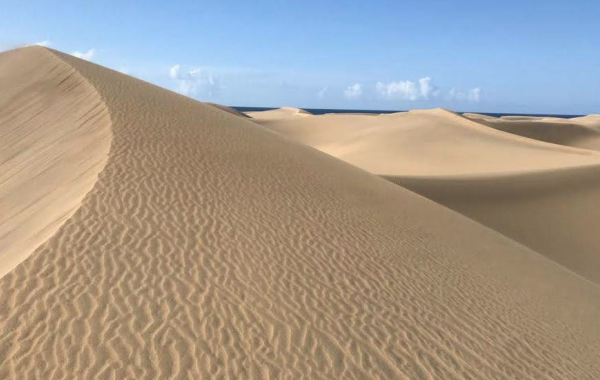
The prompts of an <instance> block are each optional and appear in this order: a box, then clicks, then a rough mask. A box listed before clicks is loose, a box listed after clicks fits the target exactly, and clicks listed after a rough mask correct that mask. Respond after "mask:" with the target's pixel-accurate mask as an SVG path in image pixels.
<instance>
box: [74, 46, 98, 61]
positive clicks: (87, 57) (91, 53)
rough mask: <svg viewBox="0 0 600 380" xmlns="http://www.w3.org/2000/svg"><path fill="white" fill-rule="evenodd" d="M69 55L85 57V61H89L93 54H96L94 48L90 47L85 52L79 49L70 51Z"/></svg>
mask: <svg viewBox="0 0 600 380" xmlns="http://www.w3.org/2000/svg"><path fill="white" fill-rule="evenodd" d="M71 55H72V56H74V57H77V58H81V59H85V60H86V61H90V60H91V59H92V58H94V55H96V49H94V48H91V49H90V50H88V51H86V52H85V53H82V52H80V51H74V52H73V53H71Z"/></svg>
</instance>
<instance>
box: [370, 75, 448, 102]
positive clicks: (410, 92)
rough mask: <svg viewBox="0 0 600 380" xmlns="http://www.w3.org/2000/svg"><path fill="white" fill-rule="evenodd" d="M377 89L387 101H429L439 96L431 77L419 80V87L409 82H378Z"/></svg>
mask: <svg viewBox="0 0 600 380" xmlns="http://www.w3.org/2000/svg"><path fill="white" fill-rule="evenodd" d="M375 88H376V90H377V92H378V93H379V94H380V95H381V96H382V97H384V98H385V99H403V100H418V99H425V100H428V99H429V98H430V97H432V96H438V95H439V90H438V88H437V87H436V86H435V85H434V84H433V80H432V79H431V78H430V77H425V78H421V79H419V83H418V85H417V83H415V82H411V81H409V80H406V81H398V82H389V83H383V82H377V85H376V86H375Z"/></svg>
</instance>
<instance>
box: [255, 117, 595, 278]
mask: <svg viewBox="0 0 600 380" xmlns="http://www.w3.org/2000/svg"><path fill="white" fill-rule="evenodd" d="M466 116H467V117H461V116H459V115H457V114H455V113H452V112H449V111H445V110H428V111H412V112H407V113H398V114H393V115H381V116H379V117H361V116H347V115H326V116H312V117H310V118H280V119H272V118H265V119H263V118H261V115H260V114H259V113H257V114H255V115H254V120H255V121H256V122H258V123H260V124H262V125H264V126H266V127H268V128H270V129H272V130H275V131H277V132H279V133H281V134H284V135H286V136H288V137H291V138H293V139H295V140H297V141H301V142H303V143H305V144H308V145H311V146H314V147H316V148H318V149H320V150H322V151H324V152H326V153H329V154H331V155H333V156H335V157H338V158H340V159H342V160H345V161H347V162H349V163H352V164H354V165H356V166H358V167H361V168H363V169H366V170H368V171H371V172H372V173H375V174H379V175H382V176H384V177H386V178H388V179H390V180H392V181H393V182H395V183H398V184H401V185H402V186H404V187H406V188H408V189H411V190H413V191H416V192H418V193H419V194H421V195H424V196H426V197H428V198H430V199H432V200H434V201H436V202H438V203H441V204H443V205H445V206H447V207H450V208H452V209H454V210H456V211H458V212H460V213H462V214H465V215H467V216H469V217H470V218H472V219H474V220H476V221H479V222H481V223H482V224H484V225H486V226H488V227H491V228H492V229H494V230H496V231H498V232H500V233H502V234H504V235H506V236H508V237H510V238H511V239H514V240H516V241H518V242H520V243H522V244H524V245H526V246H528V247H530V248H532V249H534V250H536V251H538V252H540V253H542V254H544V255H546V256H548V257H549V258H551V259H553V260H555V261H556V262H558V263H560V264H562V265H564V266H566V267H567V268H569V269H571V270H573V271H575V272H576V273H578V274H580V275H583V276H585V277H586V278H588V279H590V280H592V281H594V282H596V283H598V284H600V255H599V254H598V252H600V234H598V226H599V225H600V208H599V207H597V205H598V204H600V180H599V178H600V176H599V174H600V155H599V154H598V152H596V151H594V150H587V149H580V148H575V147H569V146H565V145H569V142H571V145H577V144H572V143H573V142H575V141H578V142H579V145H581V146H583V145H586V146H588V145H593V144H594V143H595V141H596V137H595V136H597V134H598V132H597V130H595V129H594V126H595V122H597V120H598V118H597V117H596V116H593V115H591V116H587V117H584V118H577V119H571V120H570V121H562V122H561V121H556V119H551V121H550V122H548V121H543V122H542V121H539V119H541V118H534V120H535V121H523V120H519V121H502V120H500V119H497V118H494V117H490V116H484V115H476V114H467V115H466ZM469 119H473V120H475V121H477V122H475V121H472V120H469ZM575 123H577V124H575ZM507 125H511V126H512V127H511V128H508V127H506V126H507ZM490 126H491V127H492V128H490ZM552 128H555V131H556V133H554V134H553V133H552V132H551V131H552ZM497 129H502V130H507V131H508V130H509V129H510V131H511V132H513V133H505V132H502V131H498V130H497ZM519 135H522V136H532V137H534V138H532V139H530V138H525V137H522V136H519ZM544 139H546V140H552V141H554V142H556V143H557V144H550V143H546V142H543V141H538V140H544ZM558 144H563V145H558Z"/></svg>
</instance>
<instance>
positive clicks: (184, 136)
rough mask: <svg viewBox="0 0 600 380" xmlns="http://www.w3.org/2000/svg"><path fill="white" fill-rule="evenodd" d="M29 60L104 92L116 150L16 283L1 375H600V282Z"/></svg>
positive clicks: (170, 99) (385, 185) (159, 97)
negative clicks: (75, 208)
mask: <svg viewBox="0 0 600 380" xmlns="http://www.w3.org/2000/svg"><path fill="white" fill-rule="evenodd" d="M22 51H24V52H26V54H30V55H31V56H32V58H30V61H31V62H42V61H44V60H46V59H52V60H54V59H56V58H58V59H60V60H61V61H62V62H63V63H61V65H62V64H66V65H70V66H72V67H73V68H74V69H75V70H76V71H75V72H76V73H77V75H81V76H82V77H83V78H85V79H86V80H87V81H89V83H91V84H92V85H93V86H94V87H95V89H96V91H97V93H98V94H99V95H100V97H101V99H102V100H103V101H104V103H105V104H106V107H107V109H108V112H109V113H110V118H111V124H110V128H111V132H112V145H111V146H110V153H109V155H108V161H107V162H106V165H105V166H104V169H103V170H102V172H101V173H100V175H99V177H98V180H97V181H96V183H95V185H94V186H93V188H92V190H91V191H89V192H88V193H87V195H86V196H85V197H84V199H83V201H82V202H81V206H80V207H79V208H78V209H77V211H76V212H75V213H74V214H73V215H72V216H71V217H70V218H69V219H68V220H67V221H66V222H65V223H64V224H63V226H62V227H61V228H60V229H59V230H58V231H57V232H56V233H55V234H54V235H53V236H52V237H51V238H50V239H49V240H47V241H46V242H45V243H44V244H43V245H42V246H40V247H39V248H38V249H37V250H36V251H35V252H34V253H33V254H32V255H31V256H29V258H28V259H27V260H25V261H23V262H22V263H21V264H20V265H19V266H17V267H16V268H14V269H13V270H12V271H10V272H9V273H8V274H6V275H5V276H4V277H3V278H2V279H1V280H0V304H1V305H2V308H0V332H1V334H0V378H6V379H24V378H42V379H104V378H107V379H201V378H221V379H240V378H255V379H285V378H289V379H296V378H298V379H301V378H307V379H415V378H444V379H447V378H458V379H461V378H464V379H467V378H469V379H486V378H490V379H492V378H493V379H514V378H519V379H547V378H556V379H597V378H599V377H600V361H599V359H598V355H597V348H598V347H599V344H600V331H599V326H598V323H597V321H598V320H599V318H600V303H598V302H597V301H598V299H600V288H598V287H597V286H595V285H593V284H591V283H589V282H588V281H585V280H583V279H582V278H580V277H578V276H576V275H574V274H572V273H571V272H569V271H567V270H565V269H564V268H562V267H560V266H558V265H556V264H555V263H553V262H552V261H550V260H548V259H546V258H545V257H543V256H540V255H539V254H537V253H535V252H533V251H531V250H529V249H527V248H525V247H523V246H522V245H520V244H517V243H515V242H513V241H512V240H509V239H507V238H505V237H504V236H502V235H500V234H498V233H496V232H494V231H492V230H490V229H488V228H485V227H483V226H481V225H480V224H478V223H475V222H473V221H471V220H470V219H468V218H466V217H463V216H461V215H459V214H457V213H455V212H453V211H451V210H448V209H447V208H445V207H442V206H440V205H438V204H436V203H434V202H432V201H429V200H427V199H425V198H423V197H421V196H418V195H416V194H414V193H412V192H410V191H408V190H405V189H403V188H401V187H399V186H396V185H394V184H392V183H390V182H388V181H385V180H383V179H381V178H377V177H376V176H373V175H371V174H368V173H366V172H364V171H362V170H360V169H357V168H355V167H353V166H351V165H348V164H346V163H343V162H341V161H339V160H337V159H335V158H332V157H329V156H328V155H325V154H322V153H320V152H318V151H316V150H314V149H312V148H310V147H306V146H303V145H301V144H298V143H295V142H292V141H290V140H289V139H286V138H282V137H281V136H279V135H277V134H275V133H272V132H270V131H267V130H265V129H264V128H263V127H261V126H258V125H256V124H254V123H253V122H251V121H250V120H249V119H244V118H240V117H238V116H235V115H232V114H230V113H228V112H224V111H221V110H219V109H216V108H215V107H211V106H209V105H206V104H202V103H199V102H196V101H194V100H191V99H189V98H185V97H183V96H180V95H177V94H175V93H172V92H169V91H166V90H164V89H160V88H158V87H155V86H152V85H150V84H147V83H145V82H142V81H139V80H136V79H133V78H130V77H127V76H125V75H122V74H119V73H116V72H114V71H110V70H106V69H104V68H102V67H99V66H96V65H94V64H92V63H89V62H85V61H81V60H79V59H76V58H74V57H71V56H67V55H63V54H60V53H58V52H54V51H51V50H47V49H43V48H39V47H32V48H27V49H24V50H22ZM9 54H13V53H9ZM24 54H25V53H24ZM1 59H2V60H4V59H8V60H12V59H13V58H11V56H8V58H7V56H5V55H3V56H2V58H1ZM3 70H4V71H5V72H6V71H8V75H10V76H14V75H16V72H15V71H13V70H14V69H10V68H8V69H7V68H4V69H3ZM74 75H75V74H74ZM22 80H25V79H24V78H22V79H21V81H22ZM21 81H20V80H17V81H16V82H15V83H17V84H18V83H20V82H21ZM36 83H37V82H36ZM57 85H58V84H57ZM1 91H6V89H5V88H4V87H2V90H1ZM61 96H62V95H61ZM61 96H56V95H51V97H50V98H45V99H47V100H49V101H51V102H52V103H55V102H57V101H62V100H61V99H62V97H61ZM21 112H22V113H25V114H26V113H27V112H28V110H27V108H25V109H23V110H22V111H21ZM68 115H70V113H68V114H66V116H65V117H68ZM306 117H307V118H310V117H311V116H306ZM1 127H2V128H4V124H2V125H1ZM498 133H500V132H498ZM539 149H540V150H541V151H545V148H541V147H540V148H539ZM573 156H574V157H575V158H573V162H576V161H577V160H579V159H583V158H585V157H587V156H586V155H584V154H579V153H578V152H577V153H573ZM582 157H583V158H582ZM76 162H79V161H75V162H74V163H73V164H75V163H76Z"/></svg>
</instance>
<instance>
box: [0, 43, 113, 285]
mask: <svg viewBox="0 0 600 380" xmlns="http://www.w3.org/2000/svg"><path fill="white" fill-rule="evenodd" d="M0 89H1V90H0V125H1V126H2V128H1V129H0V210H1V211H0V277H2V276H3V275H4V274H5V273H7V272H8V271H9V270H10V269H12V268H13V267H14V266H16V265H17V264H18V263H19V262H21V261H22V260H24V259H25V258H26V257H27V256H28V255H29V254H31V253H32V252H33V251H34V250H35V249H36V248H37V247H38V246H39V245H40V244H42V243H43V242H44V241H46V240H47V239H48V238H49V237H50V236H52V234H53V233H55V232H56V231H57V229H58V228H60V226H61V225H62V224H63V223H64V222H65V221H66V220H67V219H68V218H69V217H70V216H71V215H72V214H73V213H74V212H75V210H76V209H77V208H78V207H79V205H80V203H81V200H82V199H83V197H84V196H85V194H87V193H88V192H89V191H90V190H91V188H92V187H93V186H94V183H95V182H96V180H97V176H98V173H99V172H100V171H101V170H102V168H103V167H104V164H105V163H106V160H107V156H108V152H109V150H110V142H111V134H110V115H109V114H108V111H107V109H106V107H105V105H104V103H103V102H102V100H101V99H100V96H99V95H98V94H97V93H96V91H95V90H94V88H93V87H92V86H91V85H90V84H89V83H88V82H87V81H86V80H85V79H84V78H83V77H82V76H81V75H79V73H77V71H76V70H74V69H73V68H72V67H71V66H69V65H66V64H65V63H64V62H62V61H61V60H60V59H57V58H56V57H55V56H54V55H53V54H52V53H50V52H47V51H44V52H34V51H32V50H30V49H24V50H15V51H10V52H7V53H4V54H2V58H1V59H0Z"/></svg>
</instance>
